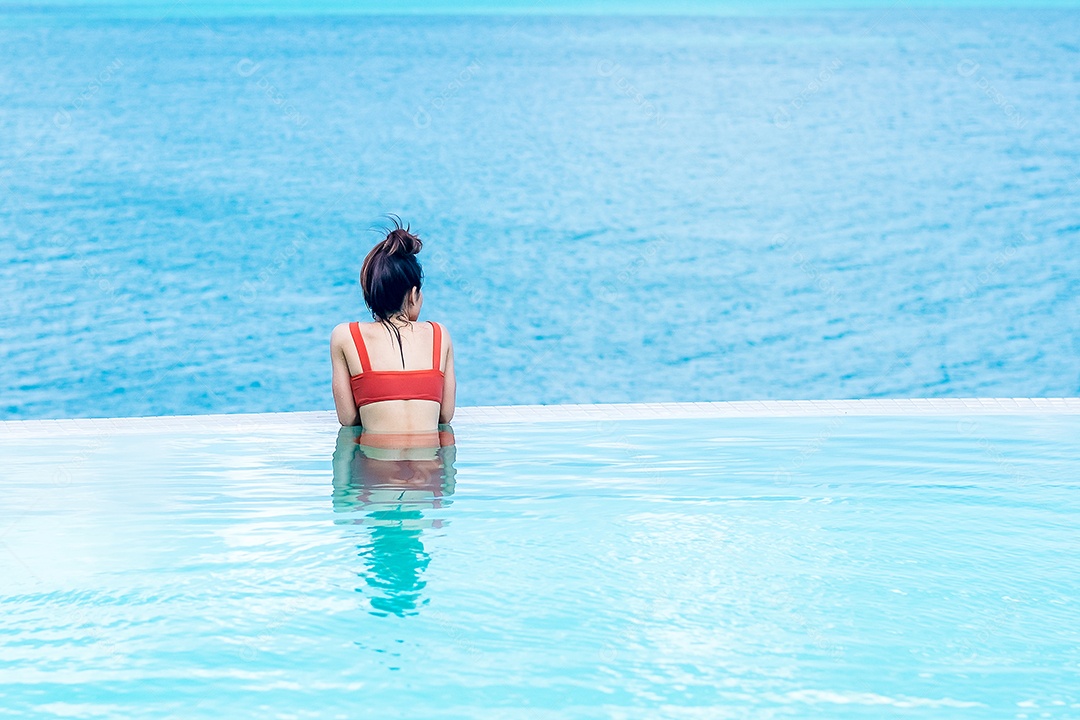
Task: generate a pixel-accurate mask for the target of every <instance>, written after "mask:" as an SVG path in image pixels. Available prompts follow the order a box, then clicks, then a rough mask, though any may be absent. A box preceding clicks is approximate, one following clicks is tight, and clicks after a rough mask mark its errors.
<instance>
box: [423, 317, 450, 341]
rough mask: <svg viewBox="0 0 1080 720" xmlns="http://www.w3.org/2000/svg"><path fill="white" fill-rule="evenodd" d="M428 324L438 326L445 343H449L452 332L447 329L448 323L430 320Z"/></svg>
mask: <svg viewBox="0 0 1080 720" xmlns="http://www.w3.org/2000/svg"><path fill="white" fill-rule="evenodd" d="M428 322H429V323H431V324H432V325H438V327H439V330H440V331H441V334H442V339H443V342H447V341H449V340H450V331H449V330H448V329H447V328H446V323H444V322H442V321H440V320H428Z"/></svg>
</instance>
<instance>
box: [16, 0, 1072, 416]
mask: <svg viewBox="0 0 1080 720" xmlns="http://www.w3.org/2000/svg"><path fill="white" fill-rule="evenodd" d="M178 6H181V7H186V6H184V4H183V3H180V4H178ZM176 7H177V5H170V6H169V7H167V8H165V9H164V10H163V11H161V12H159V13H153V12H146V13H142V14H140V15H138V16H131V17H111V16H108V14H107V13H106V14H104V15H103V14H102V13H100V12H97V11H95V12H92V13H80V12H75V11H72V10H66V9H63V8H55V7H54V8H51V9H49V10H42V9H38V10H31V9H26V8H21V9H20V8H15V7H5V8H3V9H0V418H4V419H21V418H47V417H78V416H120V415H158V414H174V413H206V412H248V411H285V410H307V409H320V408H327V407H330V405H331V402H332V401H331V395H330V390H329V373H330V365H329V353H328V338H329V334H330V330H331V328H332V327H333V326H334V325H336V324H337V323H340V322H343V321H348V320H356V319H365V318H366V313H365V311H364V308H363V304H362V298H361V296H360V293H359V288H358V285H357V274H358V271H359V267H360V262H361V260H362V258H363V256H364V255H365V253H366V252H367V250H368V249H369V248H370V246H371V244H372V243H373V242H374V241H375V240H376V239H377V237H378V236H377V235H376V234H375V233H373V232H371V228H372V227H373V226H375V225H377V224H378V223H379V222H380V216H381V215H382V214H383V213H387V212H394V213H398V214H400V215H401V216H402V217H403V218H404V219H405V220H406V221H408V222H409V223H411V225H412V227H413V229H414V230H416V231H417V232H418V233H419V234H420V235H421V237H422V238H424V240H425V241H426V244H425V249H424V252H423V253H422V254H421V256H420V257H421V260H422V261H423V262H424V264H425V272H426V282H425V285H424V292H425V298H426V303H425V306H424V313H423V316H422V317H424V318H432V319H437V320H439V321H441V322H443V323H444V324H445V325H446V327H447V328H448V329H449V330H450V332H451V335H452V337H453V340H454V343H455V355H456V368H457V374H458V402H459V404H462V405H476V404H505V403H559V402H620V401H680V400H742V399H781V398H782V399H793V398H794V399H797V398H807V399H814V398H844V397H899V396H976V395H977V396H1067V395H1076V394H1078V393H1080V362H1078V357H1080V330H1078V326H1077V322H1076V318H1077V317H1080V299H1078V298H1080V258H1078V256H1077V253H1076V252H1075V246H1076V243H1077V240H1078V238H1080V213H1078V211H1077V203H1076V198H1077V194H1078V192H1080V175H1078V172H1080V136H1078V134H1077V131H1076V118H1077V117H1078V116H1080V41H1078V40H1077V38H1080V11H1077V10H1075V9H1066V8H1059V9H1048V10H1032V9H1000V8H998V9H989V8H987V9H970V8H968V9H951V10H945V9H930V8H925V7H918V6H916V5H908V4H903V3H901V4H898V5H897V6H896V7H876V8H874V7H871V8H862V9H849V10H835V11H812V10H809V9H799V8H794V9H790V10H789V11H787V12H774V11H770V12H768V13H762V14H761V15H760V16H758V15H755V14H754V13H742V14H731V15H716V16H708V15H699V16H695V17H680V16H664V17H660V16H657V17H650V16H574V15H543V14H536V13H533V14H517V15H514V14H508V15H490V16H489V15H483V14H476V13H471V14H464V15H461V16H453V15H434V14H433V15H401V16H384V15H368V16H365V15H335V14H332V13H331V14H325V13H324V14H321V15H312V16H303V15H297V14H295V13H294V14H288V13H283V14H281V15H280V16H277V15H275V16H253V17H228V16H222V15H221V14H206V15H200V14H199V13H196V12H186V13H185V14H183V15H179V14H176V13H175V12H174V10H175V8H176Z"/></svg>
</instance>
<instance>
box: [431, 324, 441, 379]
mask: <svg viewBox="0 0 1080 720" xmlns="http://www.w3.org/2000/svg"><path fill="white" fill-rule="evenodd" d="M428 322H429V323H431V330H432V332H433V333H435V339H434V340H433V341H432V343H431V369H432V370H438V369H439V366H440V365H442V328H441V327H439V323H437V322H434V321H432V320H428Z"/></svg>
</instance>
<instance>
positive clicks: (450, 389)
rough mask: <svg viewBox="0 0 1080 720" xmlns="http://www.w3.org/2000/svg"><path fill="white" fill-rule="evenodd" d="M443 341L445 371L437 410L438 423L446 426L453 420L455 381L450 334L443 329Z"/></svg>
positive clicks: (455, 392)
mask: <svg viewBox="0 0 1080 720" xmlns="http://www.w3.org/2000/svg"><path fill="white" fill-rule="evenodd" d="M443 341H444V342H445V343H446V369H445V370H443V394H442V406H441V407H440V408H439V423H440V424H446V423H448V422H450V421H451V420H453V419H454V402H455V400H456V398H455V395H456V394H457V380H456V379H455V378H454V344H453V343H452V342H450V333H449V332H448V331H447V330H446V328H445V327H443Z"/></svg>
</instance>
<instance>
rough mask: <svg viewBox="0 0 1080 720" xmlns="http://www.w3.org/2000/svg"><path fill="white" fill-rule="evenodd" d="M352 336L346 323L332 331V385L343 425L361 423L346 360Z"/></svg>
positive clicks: (338, 415) (335, 406) (339, 419)
mask: <svg viewBox="0 0 1080 720" xmlns="http://www.w3.org/2000/svg"><path fill="white" fill-rule="evenodd" d="M351 337H352V336H351V335H350V334H349V326H348V324H346V323H342V324H341V325H338V326H337V327H336V328H334V330H333V332H331V333H330V365H331V367H332V368H333V375H332V376H331V379H330V385H331V388H332V389H333V391H334V408H335V409H336V410H337V418H338V422H339V423H341V424H342V426H343V427H349V426H354V425H359V424H360V410H359V409H358V408H357V407H356V400H354V399H353V394H352V383H351V381H350V378H349V363H348V362H347V361H346V360H345V350H344V348H345V343H346V342H347V340H348V339H350V338H351Z"/></svg>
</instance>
